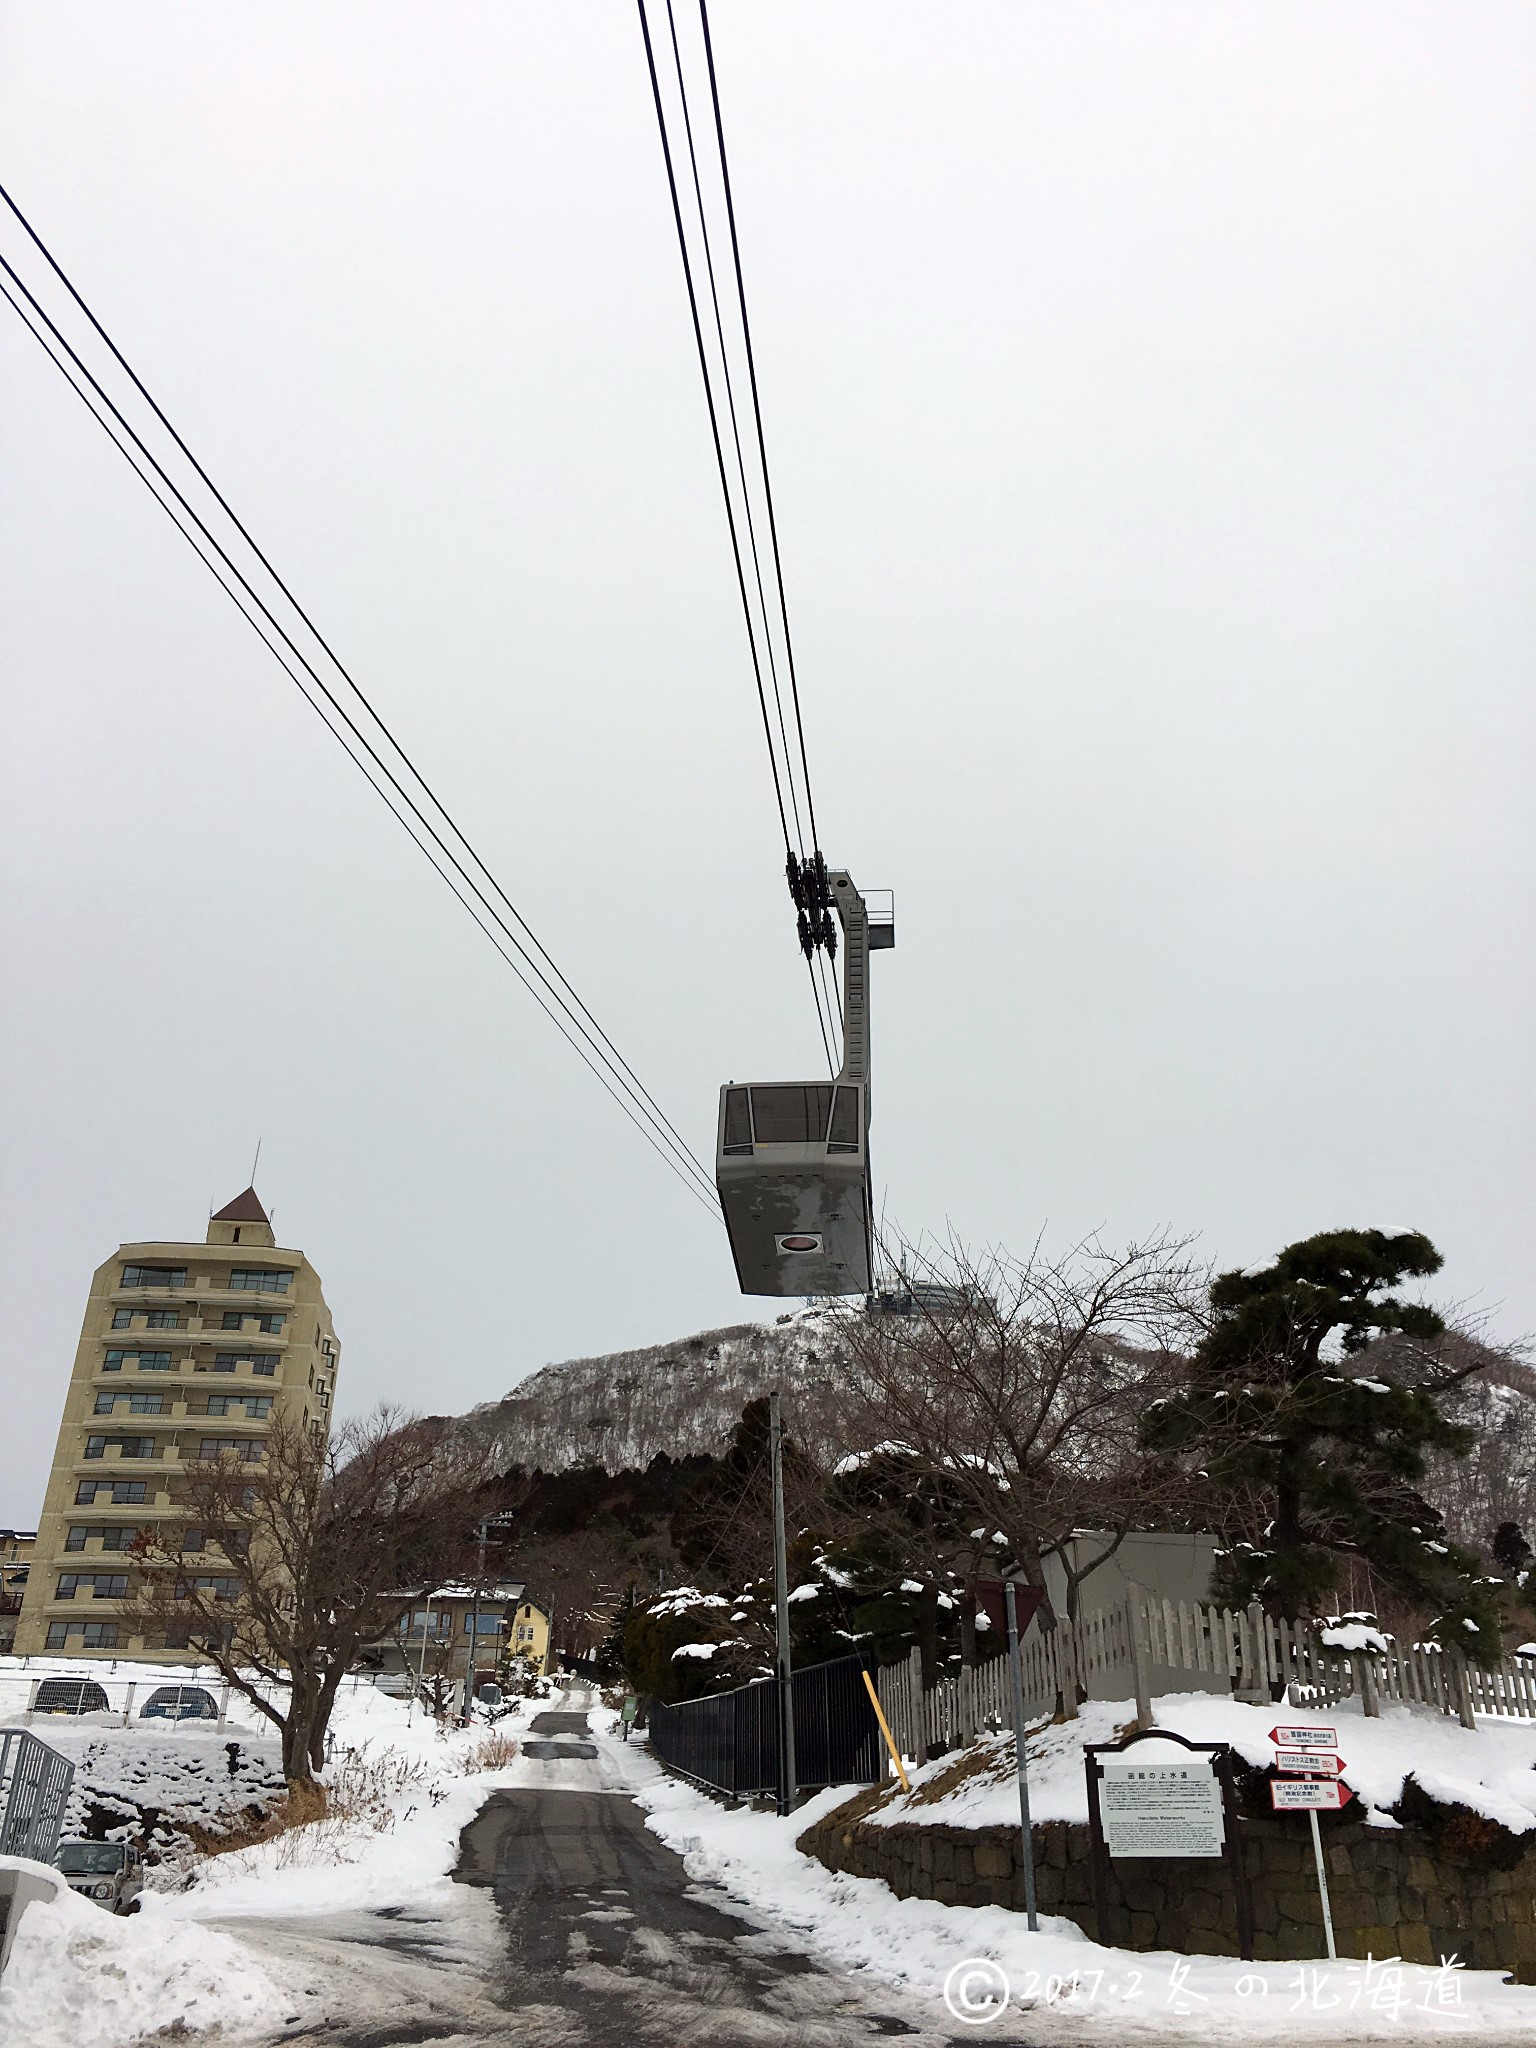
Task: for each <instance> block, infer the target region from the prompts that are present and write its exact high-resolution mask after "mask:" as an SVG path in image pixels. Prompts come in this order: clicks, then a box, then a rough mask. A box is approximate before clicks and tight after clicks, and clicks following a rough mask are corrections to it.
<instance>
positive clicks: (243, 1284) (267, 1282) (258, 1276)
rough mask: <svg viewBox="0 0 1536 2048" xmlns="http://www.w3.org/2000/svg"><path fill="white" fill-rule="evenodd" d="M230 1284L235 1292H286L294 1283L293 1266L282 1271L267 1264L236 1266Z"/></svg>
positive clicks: (230, 1277)
mask: <svg viewBox="0 0 1536 2048" xmlns="http://www.w3.org/2000/svg"><path fill="white" fill-rule="evenodd" d="M229 1285H230V1290H231V1292H232V1293H235V1294H239V1293H242V1292H243V1293H246V1294H286V1293H287V1292H288V1290H289V1288H290V1287H291V1286H292V1285H293V1268H292V1267H291V1266H290V1267H289V1268H288V1269H287V1271H286V1272H281V1271H278V1270H277V1269H276V1268H273V1267H267V1266H236V1267H235V1268H234V1270H233V1271H232V1272H231V1274H230V1276H229Z"/></svg>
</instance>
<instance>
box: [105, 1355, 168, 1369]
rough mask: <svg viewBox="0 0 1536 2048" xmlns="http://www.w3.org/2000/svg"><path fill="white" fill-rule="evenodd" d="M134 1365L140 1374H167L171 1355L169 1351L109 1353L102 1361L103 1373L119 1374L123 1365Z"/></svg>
mask: <svg viewBox="0 0 1536 2048" xmlns="http://www.w3.org/2000/svg"><path fill="white" fill-rule="evenodd" d="M130 1364H131V1365H135V1366H137V1367H138V1369H139V1371H140V1372H169V1371H170V1369H171V1354H170V1353H169V1351H109V1352H108V1353H107V1355H106V1357H105V1359H104V1360H103V1361H102V1367H101V1369H102V1371H103V1372H121V1371H122V1369H123V1367H124V1366H125V1365H130Z"/></svg>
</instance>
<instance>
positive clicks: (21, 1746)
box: [0, 1728, 75, 1863]
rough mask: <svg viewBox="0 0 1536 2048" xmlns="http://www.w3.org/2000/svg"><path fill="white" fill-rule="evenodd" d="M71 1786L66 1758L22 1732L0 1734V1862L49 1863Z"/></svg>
mask: <svg viewBox="0 0 1536 2048" xmlns="http://www.w3.org/2000/svg"><path fill="white" fill-rule="evenodd" d="M74 1781H75V1767H74V1765H73V1764H72V1763H71V1762H70V1761H69V1759H68V1757H63V1756H60V1755H59V1752H58V1751H57V1750H56V1749H50V1748H49V1747H48V1745H47V1743H46V1742H39V1741H38V1739H37V1737H36V1736H35V1735H29V1734H28V1733H27V1731H26V1729H25V1728H0V1856H28V1857H30V1858H31V1859H32V1861H33V1862H34V1863H51V1862H52V1861H53V1852H54V1850H55V1849H57V1848H58V1846H59V1831H60V1829H61V1828H62V1827H63V1825H64V1807H65V1803H66V1801H67V1800H68V1798H69V1788H70V1786H71V1785H72V1784H73V1783H74Z"/></svg>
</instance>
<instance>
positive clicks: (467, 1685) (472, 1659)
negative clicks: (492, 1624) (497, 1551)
mask: <svg viewBox="0 0 1536 2048" xmlns="http://www.w3.org/2000/svg"><path fill="white" fill-rule="evenodd" d="M485 1531H486V1524H485V1523H484V1522H482V1523H481V1524H480V1562H479V1564H478V1565H477V1566H476V1567H475V1605H474V1610H473V1612H472V1613H471V1615H470V1618H469V1668H468V1669H467V1670H466V1672H465V1673H464V1718H465V1720H466V1721H467V1720H468V1719H469V1717H470V1714H471V1713H472V1711H473V1709H474V1702H475V1665H476V1664H477V1663H478V1662H479V1658H480V1588H481V1587H482V1586H483V1585H484V1583H485Z"/></svg>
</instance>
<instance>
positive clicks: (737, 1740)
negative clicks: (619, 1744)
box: [650, 1657, 885, 1796]
mask: <svg viewBox="0 0 1536 2048" xmlns="http://www.w3.org/2000/svg"><path fill="white" fill-rule="evenodd" d="M870 1668H871V1660H870V1659H869V1658H866V1657H836V1658H834V1659H833V1660H832V1661H831V1662H830V1663H827V1664H809V1665H807V1666H806V1667H805V1669H804V1670H801V1671H797V1672H795V1674H794V1675H793V1677H792V1678H791V1680H790V1688H791V1696H792V1698H793V1701H794V1715H795V1776H796V1779H797V1781H798V1783H799V1784H800V1785H801V1786H812V1785H873V1784H878V1783H879V1781H880V1779H881V1778H882V1777H883V1776H884V1773H885V1756H884V1749H883V1745H882V1743H881V1738H880V1728H879V1723H878V1722H877V1721H876V1719H875V1714H874V1709H873V1708H872V1707H871V1706H870V1703H869V1694H868V1693H867V1692H866V1690H865V1688H864V1676H863V1674H864V1672H865V1671H866V1670H868V1669H870ZM650 1744H651V1748H652V1750H653V1751H654V1752H655V1754H656V1755H657V1756H658V1757H660V1758H661V1760H662V1762H663V1763H665V1764H669V1765H670V1766H671V1767H672V1769H673V1770H675V1771H680V1772H682V1774H683V1775H684V1776H685V1777H689V1778H695V1779H697V1780H698V1781H699V1782H700V1783H701V1784H705V1785H710V1786H713V1787H714V1788H715V1790H717V1791H720V1792H730V1793H735V1794H737V1795H739V1796H750V1795H751V1794H754V1793H759V1792H773V1791H776V1790H777V1789H778V1782H779V1712H778V1680H777V1679H776V1678H760V1679H756V1680H755V1681H754V1682H753V1683H752V1684H751V1685H742V1686H737V1687H736V1689H735V1690H734V1691H732V1692H721V1693H715V1694H713V1695H712V1696H711V1697H710V1698H708V1699H702V1700H684V1701H682V1702H681V1703H680V1704H678V1705H677V1706H664V1705H662V1704H661V1703H660V1702H659V1701H652V1703H651V1707H650Z"/></svg>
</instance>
